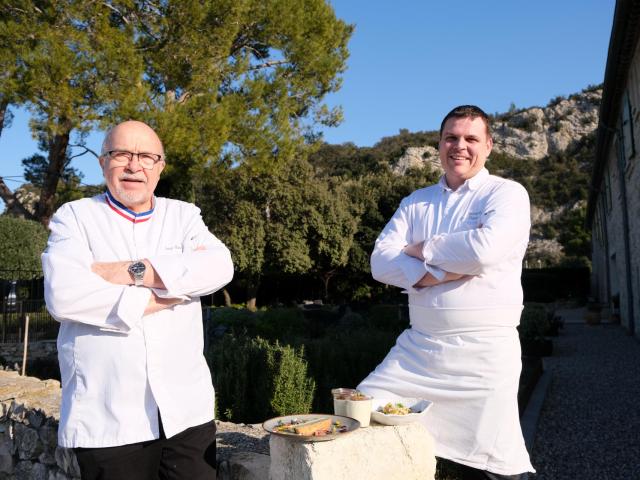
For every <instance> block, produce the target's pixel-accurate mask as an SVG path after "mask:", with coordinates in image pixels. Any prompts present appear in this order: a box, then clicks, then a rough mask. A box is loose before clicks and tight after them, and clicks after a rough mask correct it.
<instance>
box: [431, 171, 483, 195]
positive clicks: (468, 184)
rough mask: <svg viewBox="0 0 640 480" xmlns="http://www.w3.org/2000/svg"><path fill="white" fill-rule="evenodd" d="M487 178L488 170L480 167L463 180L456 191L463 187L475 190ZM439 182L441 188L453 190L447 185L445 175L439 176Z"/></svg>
mask: <svg viewBox="0 0 640 480" xmlns="http://www.w3.org/2000/svg"><path fill="white" fill-rule="evenodd" d="M488 178H489V170H487V169H486V168H484V167H482V170H480V171H479V172H478V173H476V174H475V175H474V176H473V177H471V178H469V179H467V180H465V182H464V183H463V184H462V185H460V187H458V189H456V191H458V192H459V191H460V190H464V189H468V190H477V189H478V188H479V187H480V186H481V185H482V184H483V183H484V182H486V181H487V179H488ZM439 183H440V186H441V187H442V188H443V189H445V190H448V191H449V192H453V190H452V189H451V187H449V185H447V178H446V176H445V175H443V176H442V177H440V182H439Z"/></svg>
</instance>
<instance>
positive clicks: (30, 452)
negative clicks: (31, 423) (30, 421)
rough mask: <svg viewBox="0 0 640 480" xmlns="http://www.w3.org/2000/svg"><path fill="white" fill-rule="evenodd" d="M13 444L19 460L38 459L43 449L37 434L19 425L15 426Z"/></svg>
mask: <svg viewBox="0 0 640 480" xmlns="http://www.w3.org/2000/svg"><path fill="white" fill-rule="evenodd" d="M14 428H15V434H16V437H15V442H16V446H17V449H18V457H19V458H20V460H31V459H36V458H38V455H40V454H41V453H42V452H43V450H44V447H43V445H42V442H41V441H40V436H39V435H38V432H37V431H36V430H34V429H33V428H29V427H27V426H25V425H22V424H21V423H16V424H15V427H14Z"/></svg>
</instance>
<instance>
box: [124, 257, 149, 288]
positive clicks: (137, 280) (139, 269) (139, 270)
mask: <svg viewBox="0 0 640 480" xmlns="http://www.w3.org/2000/svg"><path fill="white" fill-rule="evenodd" d="M146 269H147V266H146V265H145V264H144V263H142V262H141V261H139V260H138V261H137V262H133V263H132V264H131V265H129V268H128V269H127V271H128V272H129V275H131V278H133V283H134V285H135V286H136V287H139V286H141V285H142V279H143V278H144V272H145V270H146Z"/></svg>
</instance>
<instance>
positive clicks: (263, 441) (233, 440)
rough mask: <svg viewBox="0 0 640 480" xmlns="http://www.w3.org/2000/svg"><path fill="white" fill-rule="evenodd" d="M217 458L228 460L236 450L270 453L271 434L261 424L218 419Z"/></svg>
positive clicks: (218, 459)
mask: <svg viewBox="0 0 640 480" xmlns="http://www.w3.org/2000/svg"><path fill="white" fill-rule="evenodd" d="M216 429H217V431H216V457H217V458H216V459H217V461H219V462H220V461H222V460H228V459H229V457H230V456H231V455H232V454H233V453H234V452H254V453H263V454H265V455H269V434H268V433H267V432H266V431H265V430H264V429H263V428H262V425H261V424H259V423H258V424H255V425H250V424H244V423H239V424H236V423H230V422H221V421H219V420H216Z"/></svg>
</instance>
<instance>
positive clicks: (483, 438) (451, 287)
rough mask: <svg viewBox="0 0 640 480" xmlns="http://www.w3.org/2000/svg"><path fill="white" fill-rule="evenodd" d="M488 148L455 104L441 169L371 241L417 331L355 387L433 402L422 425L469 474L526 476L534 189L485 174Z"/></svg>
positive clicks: (470, 116)
mask: <svg viewBox="0 0 640 480" xmlns="http://www.w3.org/2000/svg"><path fill="white" fill-rule="evenodd" d="M492 146H493V140H492V138H491V131H490V128H489V119H488V117H487V115H486V114H485V113H484V112H483V111H482V110H481V109H479V108H478V107H475V106H471V105H463V106H460V107H457V108H455V109H453V110H452V111H451V112H449V113H448V114H447V116H446V117H445V118H444V120H443V121H442V125H441V128H440V144H439V150H440V161H441V162H442V167H443V169H444V175H443V177H442V178H441V179H440V181H439V182H438V183H437V184H436V185H432V186H430V187H426V188H422V189H420V190H417V191H415V192H413V193H412V194H411V195H409V196H408V197H406V198H404V199H403V200H402V202H401V204H400V207H399V208H398V210H397V211H396V213H395V214H394V215H393V218H391V220H390V221H389V223H388V224H387V225H386V227H385V228H384V230H383V231H382V233H381V234H380V236H379V237H378V239H377V240H376V244H375V249H374V251H373V254H372V256H371V270H372V273H373V276H374V278H375V279H376V280H379V281H381V282H383V283H386V284H389V285H395V286H398V287H401V288H403V289H405V291H406V293H408V295H409V313H410V318H411V328H409V329H407V330H406V331H404V332H403V333H402V334H401V335H400V337H398V340H397V342H396V345H395V346H394V347H393V348H392V349H391V351H390V352H389V354H388V355H387V357H386V358H385V359H384V361H383V362H382V363H381V364H380V365H379V366H378V367H377V368H376V370H375V371H374V372H372V373H371V374H370V375H369V376H368V377H367V378H366V379H365V380H364V381H363V382H362V383H361V384H360V385H359V386H358V388H359V389H360V390H363V391H364V392H367V393H369V394H371V395H373V396H374V397H380V398H389V399H396V398H399V397H421V398H425V399H428V400H431V401H433V407H432V408H431V410H430V411H429V413H428V414H427V415H426V416H425V426H426V427H427V429H428V430H429V431H430V432H431V433H432V435H433V436H434V438H435V441H436V455H437V456H439V457H443V458H447V459H449V460H452V461H453V462H456V463H458V464H460V465H461V467H460V468H461V469H462V470H463V471H464V472H465V473H464V475H465V479H519V480H521V479H525V478H527V475H528V474H527V472H534V469H533V467H532V466H531V463H530V461H529V455H528V453H527V450H526V448H525V444H524V440H523V437H522V432H521V429H520V423H519V416H518V403H517V393H518V381H519V377H520V370H521V360H520V343H519V340H518V333H517V330H516V326H517V325H518V323H519V321H520V314H521V311H522V300H523V295H522V286H521V283H520V275H521V270H522V259H523V257H524V254H525V250H526V248H527V242H528V240H529V228H530V217H529V197H528V195H527V192H526V191H525V189H524V188H523V187H522V186H521V185H520V184H518V183H516V182H513V181H510V180H505V179H502V178H499V177H496V176H493V175H490V174H489V172H488V171H487V169H486V168H485V161H486V160H487V157H488V156H489V153H490V152H491V148H492Z"/></svg>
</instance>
